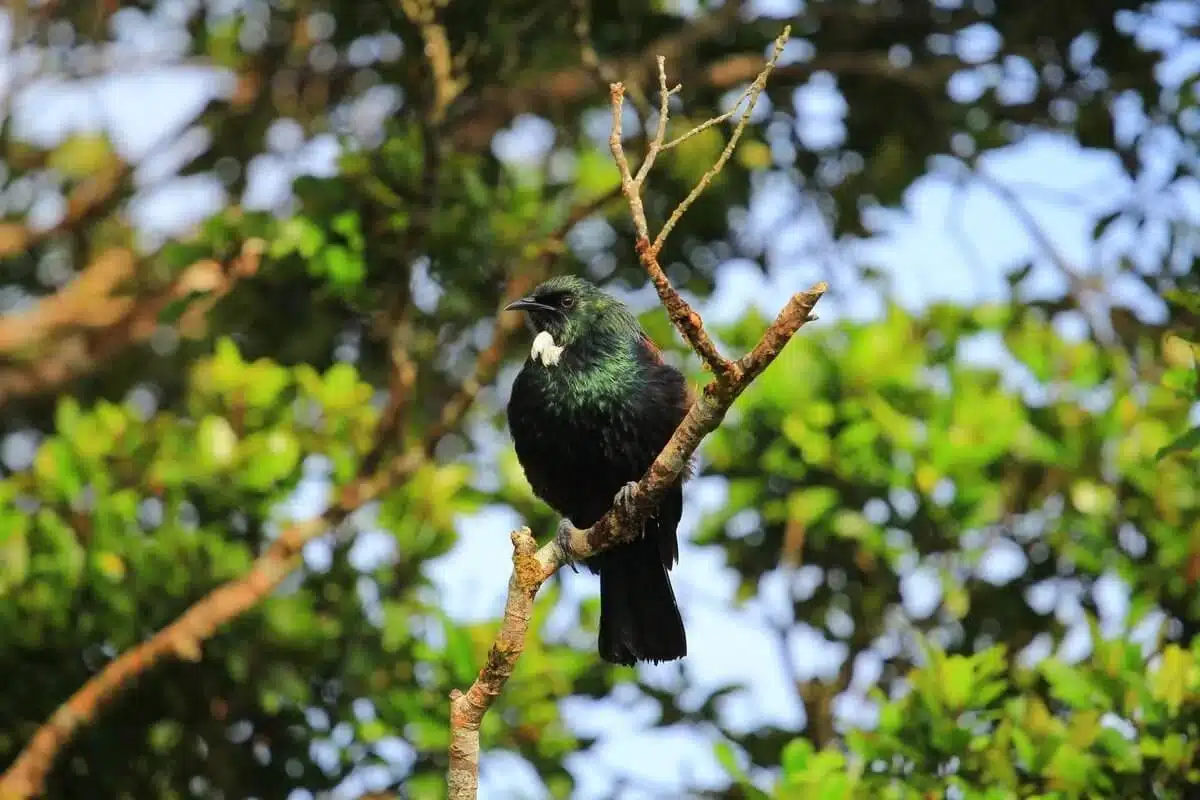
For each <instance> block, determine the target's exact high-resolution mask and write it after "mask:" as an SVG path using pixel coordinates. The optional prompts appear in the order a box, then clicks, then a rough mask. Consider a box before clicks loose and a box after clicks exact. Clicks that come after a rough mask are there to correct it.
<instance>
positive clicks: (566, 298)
mask: <svg viewBox="0 0 1200 800" xmlns="http://www.w3.org/2000/svg"><path fill="white" fill-rule="evenodd" d="M558 304H559V305H560V306H562V307H563V308H571V307H572V306H574V305H575V298H574V296H572V295H569V294H564V295H563V296H562V299H561V300H559V301H558Z"/></svg>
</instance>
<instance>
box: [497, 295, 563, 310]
mask: <svg viewBox="0 0 1200 800" xmlns="http://www.w3.org/2000/svg"><path fill="white" fill-rule="evenodd" d="M504 310H505V311H553V310H554V306H548V305H546V304H545V303H539V302H538V301H537V300H536V299H534V298H532V297H522V298H521V299H520V300H514V301H513V302H511V303H509V304H508V305H506V306H505V307H504Z"/></svg>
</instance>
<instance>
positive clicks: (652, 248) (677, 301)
mask: <svg viewBox="0 0 1200 800" xmlns="http://www.w3.org/2000/svg"><path fill="white" fill-rule="evenodd" d="M790 35H791V27H790V26H787V27H785V28H784V29H783V33H781V34H780V35H779V38H777V39H776V40H775V49H774V51H773V53H772V55H771V58H770V60H769V61H768V62H767V64H766V66H765V67H763V68H762V71H761V72H760V73H759V75H758V77H757V78H755V80H754V83H753V84H752V86H751V87H750V89H749V90H748V92H747V98H748V101H749V102H748V103H747V104H746V110H745V111H744V112H743V113H742V117H741V119H740V120H739V121H738V124H737V127H736V128H735V129H734V132H733V135H732V136H731V137H730V139H729V142H728V144H726V146H725V149H724V150H723V151H722V152H721V155H720V157H719V158H718V159H717V161H716V163H715V164H713V166H712V167H711V168H710V169H709V170H708V171H707V172H706V173H705V174H704V177H702V178H701V179H700V181H699V182H698V183H697V184H696V186H695V187H694V188H693V189H692V191H691V192H690V193H689V194H688V196H687V197H686V198H685V199H684V200H683V202H681V203H680V204H679V206H678V207H677V208H676V209H675V210H674V211H673V212H672V213H671V216H670V217H669V218H668V220H667V223H666V224H665V225H664V226H663V229H662V230H661V231H659V234H658V236H657V237H655V239H654V243H653V244H651V242H650V228H649V224H648V223H647V221H646V211H645V208H644V206H643V205H642V186H643V184H644V183H645V180H646V175H647V174H648V173H649V170H650V167H651V166H653V164H654V161H655V159H656V158H657V157H658V154H659V153H660V152H662V150H663V148H664V145H663V140H664V139H665V137H666V127H667V102H668V100H669V97H670V95H671V94H673V93H674V92H675V91H677V90H678V87H676V89H668V88H667V75H666V68H665V65H664V61H663V59H661V58H660V59H659V61H658V76H659V93H660V95H661V107H660V110H659V119H658V130H657V131H656V132H655V135H654V139H653V140H652V141H651V142H650V145H649V148H648V149H647V151H646V157H645V160H644V161H643V162H642V166H641V167H640V168H639V169H638V172H637V175H636V176H634V175H633V174H632V172H631V170H630V168H629V159H628V158H626V156H625V148H624V146H623V145H622V144H621V109H622V105H623V100H624V96H625V87H624V86H622V85H621V84H619V83H614V84H613V85H612V86H611V87H610V90H611V94H612V109H613V126H612V132H611V133H610V134H609V138H608V145H609V148H610V149H611V150H612V154H613V160H614V161H616V163H617V170H618V171H619V172H620V174H621V189H622V191H623V192H624V193H625V198H626V199H627V200H628V201H629V208H630V213H631V215H632V217H633V226H634V229H635V230H636V231H637V237H638V241H637V251H638V257H639V258H640V259H641V262H642V266H643V267H644V268H645V269H646V272H647V274H648V275H649V276H650V280H651V282H652V283H653V284H654V288H655V289H656V290H657V291H658V296H659V299H660V300H661V301H662V303H663V305H664V306H665V307H666V309H667V314H668V315H669V316H670V317H671V321H672V322H673V323H674V324H675V327H676V328H678V329H679V332H680V333H681V334H682V335H683V337H684V338H685V339H686V340H687V341H688V343H689V344H691V346H692V349H694V350H695V351H696V353H697V354H699V356H700V358H701V359H703V361H704V363H705V365H706V366H707V367H708V369H710V370H711V371H712V373H713V374H714V375H715V376H717V377H718V378H722V377H729V374H730V373H731V371H732V370H734V369H736V368H737V365H735V364H733V363H731V362H730V361H729V360H728V359H726V358H725V357H724V356H722V355H721V353H720V351H719V350H717V346H716V344H715V343H714V342H713V341H712V339H711V338H710V337H709V335H708V333H707V332H705V330H704V325H703V324H702V323H701V321H700V315H699V314H697V313H696V311H695V310H694V309H693V308H692V307H691V305H690V304H689V303H688V302H687V301H686V300H684V299H683V298H682V297H680V295H679V293H678V292H677V291H675V289H674V288H673V287H672V286H671V282H670V281H669V280H668V279H667V275H666V273H665V272H664V271H663V268H662V266H661V265H660V264H659V263H658V254H659V251H660V250H661V249H662V246H663V244H664V243H665V242H666V239H667V236H669V235H670V233H671V230H672V229H673V228H674V227H675V225H676V224H677V223H678V222H679V219H680V218H681V217H682V216H683V214H684V213H685V212H686V211H687V209H688V207H689V206H691V204H692V203H693V202H695V200H696V198H697V197H699V196H700V194H701V192H703V191H704V190H705V189H706V188H708V185H709V184H710V183H711V182H712V180H713V178H715V177H716V175H717V174H718V173H719V172H720V171H721V169H722V168H723V167H724V166H725V162H726V161H728V160H729V157H730V155H731V154H732V153H733V150H734V148H736V147H737V143H738V140H739V139H740V138H741V135H742V132H743V131H744V130H745V128H746V124H747V122H748V121H749V119H750V115H751V114H752V113H753V111H754V105H755V103H756V102H757V101H758V96H759V95H760V94H761V92H762V89H763V87H765V86H766V82H767V78H768V77H769V76H770V74H771V70H772V69H774V68H775V63H776V62H777V61H778V59H779V56H780V54H781V53H782V52H783V48H784V46H785V45H786V44H787V40H788V37H789V36H790ZM735 108H736V106H735ZM705 126H708V127H711V125H710V123H703V124H702V125H701V126H700V127H701V128H703V127H705ZM689 135H691V134H684V135H683V137H681V138H680V139H679V141H682V140H683V139H686V138H687V137H688V136H689Z"/></svg>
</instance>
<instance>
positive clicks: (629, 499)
mask: <svg viewBox="0 0 1200 800" xmlns="http://www.w3.org/2000/svg"><path fill="white" fill-rule="evenodd" d="M637 488H638V484H637V481H629V482H628V483H626V484H625V485H624V486H622V487H621V488H620V489H618V490H617V494H616V496H615V497H613V509H614V510H615V511H616V512H617V513H618V514H620V515H622V516H626V517H629V516H632V515H633V497H634V495H635V494H636V493H637Z"/></svg>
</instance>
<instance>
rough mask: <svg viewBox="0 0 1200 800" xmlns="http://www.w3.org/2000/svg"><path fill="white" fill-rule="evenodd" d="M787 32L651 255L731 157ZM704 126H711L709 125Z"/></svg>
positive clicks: (786, 39) (749, 89)
mask: <svg viewBox="0 0 1200 800" xmlns="http://www.w3.org/2000/svg"><path fill="white" fill-rule="evenodd" d="M791 32H792V28H791V26H790V25H789V26H785V27H784V29H783V33H781V34H779V38H778V39H776V40H775V50H774V51H773V52H772V53H771V59H770V60H769V61H768V62H767V65H766V66H765V67H763V69H762V72H760V73H758V77H757V78H755V79H754V83H752V84H750V87H749V88H748V89H747V90H746V92H745V94H744V97H745V98H746V99H747V101H748V102H747V103H746V110H745V111H743V112H742V116H741V119H739V120H738V124H737V126H736V127H735V128H734V129H733V135H731V136H730V137H729V141H728V142H727V143H726V144H725V149H724V150H722V151H721V155H720V157H719V158H717V162H716V163H715V164H713V165H712V166H711V167H709V169H708V172H706V173H704V176H703V177H702V178H700V181H699V182H698V183H697V184H696V185H695V187H693V188H692V191H691V193H690V194H688V196H687V197H686V198H684V200H683V202H682V203H680V204H679V206H678V207H677V208H676V209H675V211H674V212H673V213H672V214H671V216H670V217H669V218H668V219H667V222H666V224H665V225H663V227H662V230H661V231H659V232H658V236H657V237H655V239H654V244H653V245H652V246H651V250H652V251H653V252H654V255H656V256H657V255H658V252H659V250H661V249H662V246H663V243H664V242H666V240H667V237H668V236H670V234H671V231H672V229H674V227H675V225H676V224H677V223H678V222H679V219H680V218H681V217H682V216H683V215H684V214H685V213H686V212H687V210H688V208H690V207H691V205H692V203H694V202H696V198H697V197H699V196H700V193H701V192H703V191H704V190H705V189H706V188H707V187H708V184H709V183H711V182H712V180H713V178H715V177H717V174H718V173H720V171H721V170H722V169H724V167H725V162H727V161H729V157H730V156H731V155H733V151H734V150H735V149H736V148H737V143H738V140H739V139H741V138H742V134H743V133H744V132H745V130H746V124H747V123H748V122H749V121H750V115H751V114H753V113H754V106H755V105H756V104H757V103H758V96H759V95H760V94H762V90H763V89H765V88H766V86H767V78H768V77H769V76H770V75H771V70H773V69H775V64H776V63H777V62H778V61H779V57H780V56H781V55H783V48H784V46H785V45H786V44H787V41H788V37H789V36H790V35H791ZM661 67H662V65H661V64H660V65H659V68H660V71H661ZM663 82H664V83H665V82H666V78H665V77H664V78H663ZM740 103H741V98H739V99H738V104H740ZM738 104H735V105H734V107H733V108H732V109H730V111H729V112H728V113H729V114H730V116H732V115H733V112H734V111H735V110H736V109H737V107H738ZM713 124H716V123H713ZM708 127H711V125H709V126H708ZM692 135H694V134H691V133H685V134H684V135H683V136H682V137H680V139H678V140H676V141H683V140H685V139H687V138H688V137H689V136H692ZM672 144H674V143H672ZM668 146H670V145H668ZM660 147H661V143H660Z"/></svg>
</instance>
